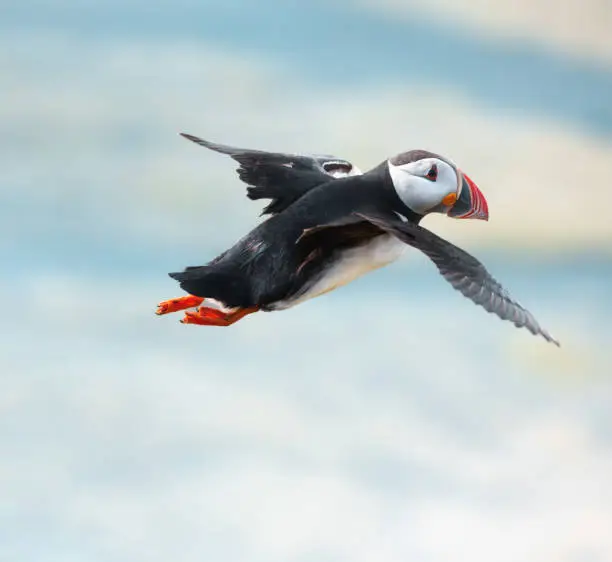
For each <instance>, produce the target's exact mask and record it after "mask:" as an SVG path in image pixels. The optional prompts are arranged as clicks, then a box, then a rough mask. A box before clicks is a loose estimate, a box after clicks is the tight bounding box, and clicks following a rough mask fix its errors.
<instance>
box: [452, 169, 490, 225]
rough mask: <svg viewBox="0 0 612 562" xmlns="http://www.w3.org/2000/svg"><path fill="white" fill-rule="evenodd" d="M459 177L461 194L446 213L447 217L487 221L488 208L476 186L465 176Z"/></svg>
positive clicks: (462, 174) (461, 173)
mask: <svg viewBox="0 0 612 562" xmlns="http://www.w3.org/2000/svg"><path fill="white" fill-rule="evenodd" d="M459 174H460V175H461V194H460V195H459V198H458V199H457V202H456V203H455V204H454V205H453V206H452V207H451V209H450V210H449V211H448V213H447V214H448V216H449V217H453V218H454V219H480V220H485V221H488V220H489V206H488V205H487V200H486V199H485V197H484V195H483V194H482V192H481V191H480V189H478V186H477V185H476V184H475V183H474V182H473V181H472V180H471V179H470V178H469V176H468V175H467V174H464V173H463V172H461V171H459Z"/></svg>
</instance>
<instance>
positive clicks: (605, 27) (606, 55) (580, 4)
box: [358, 0, 612, 66]
mask: <svg viewBox="0 0 612 562" xmlns="http://www.w3.org/2000/svg"><path fill="white" fill-rule="evenodd" d="M358 4H360V5H363V6H366V7H368V8H369V9H371V10H373V11H375V12H376V13H381V12H382V13H388V14H389V15H390V17H393V18H397V17H400V18H401V17H404V18H411V19H412V18H415V17H418V18H423V19H425V20H430V21H435V22H436V23H440V22H446V23H448V24H449V25H454V26H458V27H461V28H462V29H464V30H468V31H470V32H475V33H478V34H479V35H480V36H484V37H492V38H495V40H499V39H500V38H504V39H506V40H513V41H517V40H519V41H520V40H523V41H527V42H529V43H533V44H540V45H545V46H547V47H548V48H552V49H554V50H556V51H559V52H562V53H566V54H570V55H575V56H580V57H585V58H588V59H589V60H591V61H593V62H599V63H600V64H602V65H605V66H609V65H610V64H611V63H612V36H611V35H610V29H612V3H610V2H609V1H608V0H586V1H585V0H564V1H563V2H554V1H551V0H501V1H499V2H495V4H491V3H490V2H487V0H467V1H464V2H453V0H381V1H379V0H375V1H373V0H358ZM423 25H426V23H425V22H424V23H423Z"/></svg>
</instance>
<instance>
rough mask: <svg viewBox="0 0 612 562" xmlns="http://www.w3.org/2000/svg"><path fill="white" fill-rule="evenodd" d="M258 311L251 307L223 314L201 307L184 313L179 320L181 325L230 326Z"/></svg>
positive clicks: (256, 308) (219, 311) (255, 307)
mask: <svg viewBox="0 0 612 562" xmlns="http://www.w3.org/2000/svg"><path fill="white" fill-rule="evenodd" d="M258 310H259V307H257V306H252V307H250V308H239V309H238V310H235V311H234V312H223V311H222V310H218V309H217V308H209V307H207V306H201V307H200V308H198V309H197V310H196V311H195V312H191V311H187V312H185V316H184V318H183V319H182V320H181V323H182V324H198V325H199V326H231V325H232V324H234V323H235V322H238V320H240V319H241V318H244V317H245V316H247V314H253V312H257V311H258Z"/></svg>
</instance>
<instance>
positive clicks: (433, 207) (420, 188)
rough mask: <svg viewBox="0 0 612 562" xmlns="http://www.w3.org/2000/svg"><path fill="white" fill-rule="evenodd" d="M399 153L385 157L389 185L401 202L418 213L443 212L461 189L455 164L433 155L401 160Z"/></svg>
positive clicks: (453, 201) (455, 198) (452, 203)
mask: <svg viewBox="0 0 612 562" xmlns="http://www.w3.org/2000/svg"><path fill="white" fill-rule="evenodd" d="M402 156H403V155H399V156H397V157H395V158H392V159H390V160H388V166H389V173H390V174H391V180H392V182H393V187H394V188H395V191H396V192H397V194H398V196H399V198H400V199H401V200H402V202H403V203H404V204H405V205H406V206H407V207H408V208H410V209H412V210H413V211H414V212H415V213H419V214H420V215H425V214H427V213H432V212H440V213H446V212H447V211H448V209H449V208H450V207H452V206H453V205H454V204H455V202H456V201H457V199H458V198H459V195H460V191H461V181H460V178H459V176H458V174H457V172H456V170H455V168H453V166H451V165H450V164H449V163H448V162H445V161H444V160H441V159H440V158H437V157H435V156H431V157H425V158H421V159H418V160H414V161H412V162H405V163H402V160H403V159H402V158H401V157H402ZM394 162H395V163H394Z"/></svg>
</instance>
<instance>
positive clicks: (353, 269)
mask: <svg viewBox="0 0 612 562" xmlns="http://www.w3.org/2000/svg"><path fill="white" fill-rule="evenodd" d="M183 136H184V137H185V138H187V139H189V140H191V141H193V142H195V143H197V144H200V145H202V146H205V147H207V148H209V149H211V150H215V151H217V152H221V153H223V154H228V155H229V156H231V157H232V158H233V159H234V160H236V161H237V162H238V163H239V164H240V166H239V168H238V170H237V171H238V175H239V177H240V179H241V180H242V181H243V182H245V183H246V184H247V185H248V187H247V196H248V197H249V198H251V199H270V200H271V201H270V203H269V204H268V205H267V206H266V207H265V208H264V210H263V212H262V214H265V215H269V217H268V218H267V219H266V220H264V221H263V222H262V223H260V224H259V225H258V226H256V227H255V228H254V229H253V230H251V232H249V233H248V234H247V235H246V236H244V237H243V238H241V239H240V240H239V241H238V242H236V244H234V245H233V246H232V247H231V248H229V249H228V250H226V251H225V252H223V253H222V254H220V255H219V256H217V257H216V258H214V259H213V260H212V261H210V262H209V263H207V264H206V265H201V266H194V267H187V268H186V269H185V270H184V271H182V272H177V273H170V274H169V275H170V277H172V278H173V279H176V280H177V281H178V282H179V283H180V286H181V288H182V289H183V290H184V291H186V292H187V293H188V295H187V296H184V297H179V298H176V299H171V300H168V301H164V302H162V303H160V304H159V306H158V309H157V314H159V315H162V314H167V313H169V312H176V311H179V310H185V311H186V312H185V317H184V318H183V319H182V320H181V322H183V323H185V324H199V325H206V326H229V325H231V324H233V323H235V322H236V321H238V320H240V319H241V318H243V317H244V316H246V315H247V314H251V313H253V312H256V311H259V310H261V311H274V310H283V309H287V308H290V307H292V306H295V305H296V304H299V303H301V302H304V301H305V300H308V299H311V298H313V297H316V296H319V295H322V294H324V293H327V292H329V291H332V290H333V289H336V288H338V287H340V286H342V285H345V284H347V283H349V282H351V281H353V280H354V279H356V278H357V277H360V276H361V275H363V274H365V273H368V272H370V271H373V270H375V269H377V268H380V267H383V266H385V265H387V264H389V263H391V262H393V261H395V260H396V259H397V258H398V257H400V255H401V254H402V253H403V250H404V249H405V248H406V247H407V246H412V247H414V248H417V249H418V250H420V251H421V252H423V253H424V254H425V255H426V256H427V257H429V258H430V259H431V260H432V261H433V263H434V264H435V265H436V266H437V268H438V270H439V272H440V273H441V274H442V275H443V276H444V278H445V279H446V280H447V281H448V282H449V283H450V284H451V285H452V286H453V287H454V288H455V289H457V290H458V291H460V292H461V293H462V294H463V295H464V296H466V297H467V298H469V299H470V300H472V301H473V302H474V303H476V304H478V305H480V306H482V307H483V308H484V309H485V310H487V311H488V312H491V313H494V314H496V315H497V316H499V317H500V318H501V319H503V320H509V321H510V322H512V323H513V324H514V325H515V326H517V327H519V328H520V327H525V328H526V329H527V330H529V331H530V332H531V333H532V334H535V335H541V336H542V337H544V338H545V339H546V340H547V341H549V342H552V343H555V344H556V345H559V343H558V341H557V340H556V339H555V338H553V336H551V334H550V333H549V332H547V331H546V330H544V329H543V328H542V327H541V326H540V325H539V324H538V322H537V321H536V319H535V318H534V316H533V315H532V314H531V313H530V312H529V311H528V310H526V309H525V308H524V307H523V306H521V305H520V304H519V303H518V302H517V301H515V300H514V299H513V298H512V297H511V296H510V295H509V294H508V292H507V291H506V290H505V289H504V288H503V287H502V286H501V285H500V284H499V283H498V282H497V281H496V280H495V279H494V278H493V277H492V276H491V275H490V274H489V273H488V271H487V270H486V269H485V267H484V266H483V265H482V264H481V263H480V262H479V261H478V260H477V259H476V258H474V257H473V256H471V255H470V254H468V253H467V252H465V251H463V250H461V249H460V248H458V247H457V246H454V245H453V244H451V243H450V242H447V241H446V240H444V239H442V238H440V237H439V236H437V235H436V234H434V233H433V232H431V231H429V230H427V229H425V228H423V227H422V226H420V225H419V223H420V221H421V219H423V217H425V216H426V215H428V214H430V213H442V214H445V215H447V216H449V217H452V218H457V219H480V220H488V218H489V211H488V205H487V201H486V199H485V197H484V195H483V194H482V192H481V191H480V189H478V187H477V186H476V184H475V183H474V182H473V181H472V180H471V179H470V178H469V177H468V176H467V174H465V173H464V172H463V171H462V170H460V169H459V168H458V167H457V166H456V165H455V164H454V163H453V162H452V161H450V160H449V159H447V158H444V157H442V156H440V155H438V154H435V153H433V152H429V151H427V150H410V151H408V152H402V153H400V154H398V155H396V156H394V157H392V158H389V159H387V160H385V161H384V162H382V163H381V164H379V165H378V166H376V167H374V168H372V169H371V170H369V171H368V172H366V173H362V172H361V171H360V170H359V169H358V168H357V167H355V166H354V165H353V164H351V162H349V161H348V160H344V159H342V158H336V157H334V156H308V155H301V154H286V153H280V152H265V151H261V150H250V149H241V148H234V147H231V146H226V145H221V144H216V143H212V142H208V141H205V140H203V139H200V138H198V137H194V136H192V135H187V134H183ZM204 301H209V302H210V303H213V304H215V305H216V307H209V306H201V305H202V303H203V302H204ZM193 307H198V308H197V309H196V310H194V311H190V310H187V309H189V308H193Z"/></svg>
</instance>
